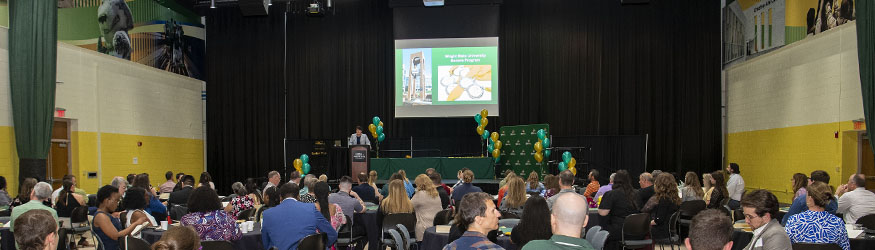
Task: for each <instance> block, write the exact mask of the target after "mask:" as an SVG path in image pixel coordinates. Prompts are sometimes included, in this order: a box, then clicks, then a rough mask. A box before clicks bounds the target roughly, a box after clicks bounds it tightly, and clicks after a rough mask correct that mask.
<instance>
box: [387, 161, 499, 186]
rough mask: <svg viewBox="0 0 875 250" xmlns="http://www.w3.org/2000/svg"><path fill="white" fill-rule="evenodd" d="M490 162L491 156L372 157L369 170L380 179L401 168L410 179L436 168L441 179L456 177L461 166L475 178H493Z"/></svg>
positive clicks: (493, 169) (493, 170)
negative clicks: (374, 171)
mask: <svg viewBox="0 0 875 250" xmlns="http://www.w3.org/2000/svg"><path fill="white" fill-rule="evenodd" d="M492 162H493V160H492V158H441V157H422V158H409V159H408V158H379V159H378V158H372V159H371V170H376V171H377V178H378V179H380V180H387V179H389V177H390V176H392V173H395V172H398V170H401V169H404V171H405V172H407V178H409V179H411V180H412V179H414V178H416V176H417V175H419V174H423V173H425V170H426V169H428V168H434V169H435V170H437V171H438V173H440V174H441V177H442V178H443V179H456V173H457V172H458V171H459V169H462V168H468V169H470V170H471V171H473V172H474V178H475V179H495V168H494V167H493V165H492Z"/></svg>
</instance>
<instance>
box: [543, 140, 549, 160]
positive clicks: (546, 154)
mask: <svg viewBox="0 0 875 250" xmlns="http://www.w3.org/2000/svg"><path fill="white" fill-rule="evenodd" d="M542 144H543V143H542ZM544 157H545V158H546V157H550V150H549V149H547V150H544Z"/></svg>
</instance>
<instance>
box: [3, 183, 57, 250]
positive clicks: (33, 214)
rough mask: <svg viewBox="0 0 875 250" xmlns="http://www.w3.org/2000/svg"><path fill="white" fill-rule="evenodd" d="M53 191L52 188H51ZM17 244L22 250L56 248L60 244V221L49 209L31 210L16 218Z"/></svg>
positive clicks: (48, 249) (52, 249)
mask: <svg viewBox="0 0 875 250" xmlns="http://www.w3.org/2000/svg"><path fill="white" fill-rule="evenodd" d="M49 190H50V191H51V188H50V189H49ZM14 224H15V227H14V228H13V230H15V232H17V233H16V234H15V244H16V245H18V249H22V250H37V249H42V250H50V249H51V250H54V249H56V248H57V246H58V223H57V222H55V218H54V217H52V214H51V213H50V212H49V211H47V210H42V209H34V210H29V211H27V212H25V213H23V214H21V216H18V218H16V219H15V223H14Z"/></svg>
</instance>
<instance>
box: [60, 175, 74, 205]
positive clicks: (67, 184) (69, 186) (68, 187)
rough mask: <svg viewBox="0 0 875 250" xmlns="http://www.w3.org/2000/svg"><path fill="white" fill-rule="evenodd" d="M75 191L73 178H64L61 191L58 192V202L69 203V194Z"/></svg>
mask: <svg viewBox="0 0 875 250" xmlns="http://www.w3.org/2000/svg"><path fill="white" fill-rule="evenodd" d="M71 193H73V181H72V180H64V181H63V184H61V192H60V193H59V194H58V197H60V198H58V203H60V204H64V205H66V204H67V194H71Z"/></svg>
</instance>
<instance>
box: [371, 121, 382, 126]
mask: <svg viewBox="0 0 875 250" xmlns="http://www.w3.org/2000/svg"><path fill="white" fill-rule="evenodd" d="M371 124H373V123H371ZM382 126H383V122H382V121H380V127H382Z"/></svg>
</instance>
